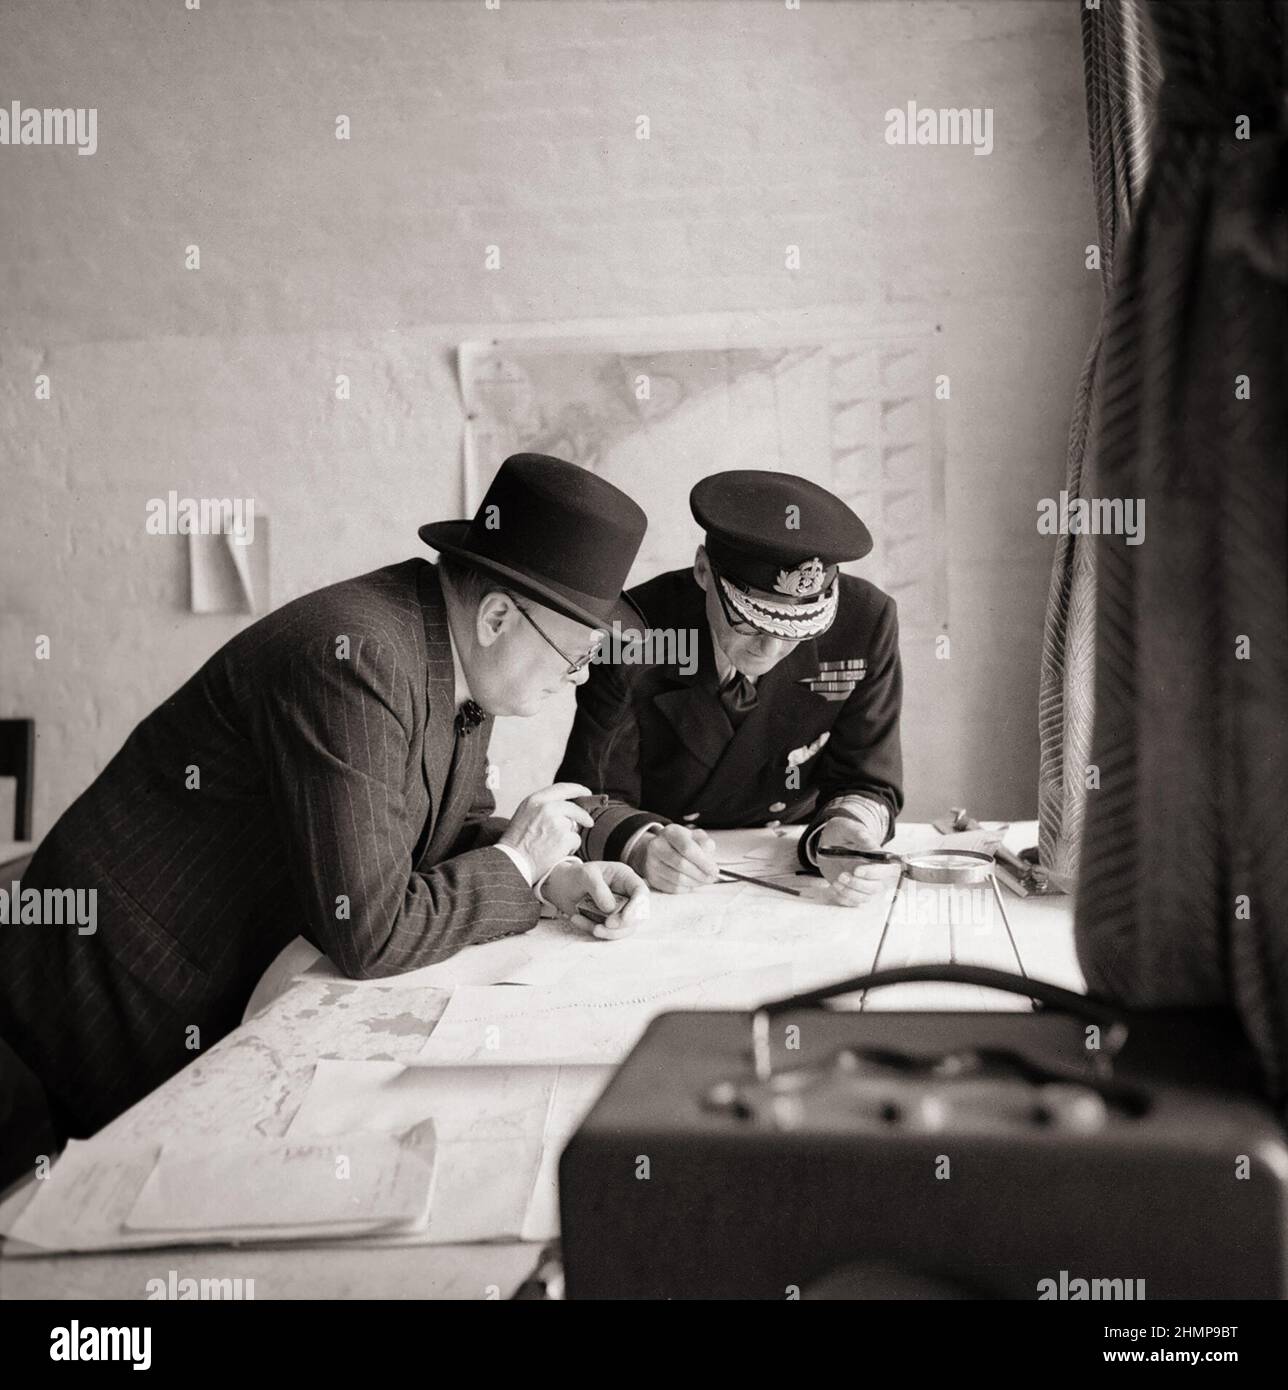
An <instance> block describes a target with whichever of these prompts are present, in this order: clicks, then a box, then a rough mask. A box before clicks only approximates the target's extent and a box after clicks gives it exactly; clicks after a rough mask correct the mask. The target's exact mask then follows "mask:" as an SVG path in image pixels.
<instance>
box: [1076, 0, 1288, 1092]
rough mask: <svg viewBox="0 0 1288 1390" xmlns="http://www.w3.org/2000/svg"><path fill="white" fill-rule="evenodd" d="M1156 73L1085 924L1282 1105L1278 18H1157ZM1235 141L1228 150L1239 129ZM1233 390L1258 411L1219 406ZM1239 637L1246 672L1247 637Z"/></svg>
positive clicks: (1283, 504) (1123, 328) (1146, 994)
mask: <svg viewBox="0 0 1288 1390" xmlns="http://www.w3.org/2000/svg"><path fill="white" fill-rule="evenodd" d="M1150 13H1151V18H1152V20H1153V22H1154V24H1155V30H1156V34H1157V38H1158V45H1159V51H1160V54H1161V56H1162V60H1163V67H1164V71H1165V74H1166V75H1165V80H1164V84H1163V87H1162V89H1161V91H1160V93H1159V124H1158V128H1157V131H1156V135H1155V145H1154V155H1153V165H1152V169H1151V172H1150V177H1149V183H1148V186H1147V188H1146V190H1145V194H1144V197H1143V199H1142V202H1141V206H1140V209H1139V213H1138V215H1137V218H1136V221H1135V223H1134V225H1133V227H1132V231H1131V235H1130V238H1129V243H1128V246H1127V250H1126V254H1125V256H1124V258H1123V260H1122V263H1121V265H1120V266H1119V273H1118V275H1117V276H1116V282H1115V286H1114V291H1113V296H1112V300H1111V304H1110V309H1109V314H1108V320H1107V329H1106V335H1105V349H1104V359H1105V360H1104V385H1103V392H1102V401H1101V413H1100V421H1099V433H1100V459H1099V463H1100V482H1099V486H1100V490H1101V491H1102V493H1103V494H1105V495H1108V496H1122V497H1141V498H1144V499H1145V503H1146V516H1147V524H1146V539H1145V542H1144V544H1142V545H1140V546H1135V547H1127V546H1125V545H1123V544H1122V541H1121V540H1120V539H1112V538H1101V539H1100V541H1099V543H1098V545H1099V548H1098V552H1097V586H1098V595H1097V654H1096V660H1097V679H1096V722H1095V735H1094V745H1093V759H1094V761H1095V762H1096V763H1097V764H1098V765H1099V768H1100V779H1101V789H1100V790H1099V791H1098V792H1094V793H1092V795H1091V797H1090V800H1089V805H1088V814H1087V826H1086V836H1085V841H1084V849H1083V866H1082V883H1081V891H1080V894H1079V901H1078V909H1077V923H1076V931H1077V940H1078V951H1079V958H1080V960H1081V962H1082V965H1083V969H1084V971H1085V972H1086V975H1087V978H1088V981H1089V982H1090V984H1091V985H1092V987H1093V988H1097V989H1101V990H1104V991H1105V992H1107V993H1111V994H1113V995H1116V996H1117V997H1120V998H1123V999H1125V1000H1127V1001H1129V1002H1132V1003H1136V1004H1139V1005H1142V1006H1145V1007H1150V1006H1165V1005H1182V1006H1183V1005H1204V1004H1218V1005H1219V1004H1226V1003H1232V1004H1233V1005H1234V1006H1235V1007H1236V1008H1237V1009H1238V1011H1239V1014H1240V1016H1241V1018H1242V1020H1243V1023H1244V1026H1245V1028H1246V1029H1247V1031H1248V1034H1249V1036H1250V1037H1251V1039H1252V1041H1253V1042H1254V1044H1255V1045H1256V1047H1257V1050H1258V1053H1259V1055H1260V1057H1261V1060H1262V1063H1263V1065H1264V1068H1265V1072H1266V1076H1267V1081H1268V1085H1269V1088H1270V1090H1271V1093H1272V1094H1273V1095H1274V1096H1275V1097H1276V1098H1277V1099H1278V1100H1279V1101H1280V1102H1281V1103H1282V1101H1283V1100H1284V1099H1285V1096H1286V1095H1288V908H1286V906H1285V905H1286V904H1288V846H1286V845H1285V835H1284V829H1283V825H1284V820H1283V817H1284V789H1285V786H1288V736H1286V732H1285V724H1286V721H1288V580H1286V575H1288V484H1286V481H1285V479H1286V474H1288V468H1286V465H1285V460H1286V458H1288V407H1286V403H1285V395H1284V369H1285V365H1286V364H1288V331H1286V328H1285V325H1288V210H1286V209H1285V205H1284V190H1285V188H1288V138H1286V135H1285V124H1284V94H1285V67H1284V63H1285V46H1284V37H1285V27H1286V25H1288V11H1286V9H1285V6H1284V4H1282V3H1271V2H1270V0H1247V3H1244V4H1239V5H1222V4H1216V3H1212V0H1198V2H1197V3H1192V4H1187V5H1167V4H1155V5H1154V6H1153V7H1152V9H1151V12H1150ZM1239 116H1246V117H1247V118H1248V119H1249V121H1250V133H1251V138H1250V139H1246V140H1241V139H1237V138H1235V136H1236V124H1235V123H1236V118H1237V117H1239ZM1239 376H1246V377H1247V378H1248V380H1249V383H1250V389H1251V396H1250V399H1244V400H1240V399H1238V398H1237V396H1236V378H1237V377H1239ZM1241 637H1244V638H1246V639H1247V640H1248V643H1249V646H1248V648H1247V659H1240V655H1241V649H1240V646H1239V639H1240V638H1241Z"/></svg>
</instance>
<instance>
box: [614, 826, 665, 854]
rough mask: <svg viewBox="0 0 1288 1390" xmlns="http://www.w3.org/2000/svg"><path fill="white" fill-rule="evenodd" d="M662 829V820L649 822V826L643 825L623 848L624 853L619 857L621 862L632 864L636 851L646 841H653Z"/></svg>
mask: <svg viewBox="0 0 1288 1390" xmlns="http://www.w3.org/2000/svg"><path fill="white" fill-rule="evenodd" d="M661 828H662V822H661V821H660V820H652V821H649V823H648V824H647V825H641V826H640V828H639V829H638V830H637V831H636V832H635V834H634V835H632V836H631V838H630V839H629V840H627V841H626V844H625V845H624V846H623V847H622V852H621V854H620V855H619V856H618V857H619V858H620V860H621V862H622V863H623V864H629V863H630V862H631V855H632V854H634V853H635V851H636V849H637V848H638V847H639V846H640V845H642V844H643V843H644V841H645V840H651V839H652V838H653V836H654V835H656V834H657V832H658V831H659V830H661Z"/></svg>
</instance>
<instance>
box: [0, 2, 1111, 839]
mask: <svg viewBox="0 0 1288 1390" xmlns="http://www.w3.org/2000/svg"><path fill="white" fill-rule="evenodd" d="M14 100H18V101H21V102H22V103H24V104H26V105H35V106H84V107H89V106H93V107H96V108H97V109H98V113H99V115H98V151H97V153H96V154H95V155H94V156H93V157H92V158H84V157H79V156H77V155H76V154H75V153H74V151H72V150H67V149H46V148H23V147H19V148H14V147H0V586H2V590H0V591H2V594H3V605H2V606H3V613H2V614H0V714H32V715H34V716H35V717H36V718H37V720H38V721H39V731H40V744H39V752H38V782H39V786H38V798H37V831H38V833H43V832H44V831H45V830H47V829H48V828H49V826H50V825H51V823H52V821H53V819H54V818H55V817H56V816H57V814H58V813H59V812H60V811H61V810H62V809H63V807H64V806H66V804H67V803H68V802H69V801H70V800H71V799H72V797H74V796H75V795H76V794H77V793H78V791H79V790H80V789H81V788H82V787H83V786H84V785H85V784H86V783H87V781H88V780H89V779H90V778H91V777H92V776H93V774H94V773H95V771H96V770H97V769H98V768H100V767H101V766H102V765H103V764H104V762H105V761H106V760H107V759H108V758H109V757H110V756H111V754H112V752H113V751H114V750H115V749H116V748H117V747H118V746H119V744H120V742H121V740H122V739H123V738H124V736H125V735H126V734H127V733H128V732H129V730H130V728H131V727H132V726H133V724H134V723H135V722H136V721H137V719H138V718H139V717H140V716H141V715H142V714H144V713H145V712H146V711H147V710H148V709H149V708H150V707H151V706H152V705H153V704H155V703H156V702H157V701H158V700H159V699H161V698H162V697H164V696H165V695H166V694H167V693H168V692H169V691H171V690H172V689H174V688H175V687H176V686H177V685H178V684H179V683H180V682H181V681H182V680H183V679H185V678H186V676H187V675H188V674H189V673H190V672H191V671H192V670H193V669H194V668H195V666H196V665H197V664H199V662H200V661H201V660H202V659H203V658H204V657H205V656H206V655H207V654H209V653H210V652H211V651H212V650H214V649H215V648H216V647H217V646H218V645H219V644H220V643H222V642H223V641H225V640H226V639H227V638H228V637H229V636H230V635H231V634H232V633H233V632H234V631H235V630H236V629H237V627H239V626H240V625H241V624H242V623H243V622H245V621H246V620H245V619H242V618H235V617H224V616H205V617H198V616H194V615H192V614H190V613H189V612H188V611H187V592H188V588H187V578H186V565H187V560H186V551H185V549H184V546H185V542H184V540H183V538H181V537H174V536H163V537H156V536H149V535H147V534H146V532H145V530H144V516H145V505H146V501H147V499H148V498H150V497H153V496H164V495H165V493H166V492H167V491H168V490H170V489H172V488H173V489H175V490H177V491H178V492H179V493H180V495H185V494H186V495H193V496H253V497H254V498H255V499H256V508H257V512H259V513H266V514H268V515H269V516H270V517H271V525H272V567H273V594H272V597H273V601H274V602H275V603H280V602H282V601H284V600H286V599H288V598H291V597H293V596H295V595H297V594H299V593H302V592H304V591H306V590H308V589H309V588H312V587H316V586H317V585H319V584H323V583H326V582H330V581H331V580H334V579H338V578H341V577H344V576H346V575H349V574H353V573H358V572H360V571H362V570H364V569H368V568H371V567H374V566H375V565H378V564H382V563H386V562H389V561H393V560H397V559H401V558H403V557H404V556H406V555H408V554H414V553H417V552H418V550H419V543H418V542H417V541H416V539H415V526H416V524H417V523H419V522H421V521H424V520H428V519H431V518H434V517H438V516H445V515H457V514H458V513H459V509H460V506H461V465H460V449H461V424H462V421H461V412H460V405H459V397H458V390H457V386H456V382H455V377H454V371H453V363H452V357H451V349H452V347H453V345H454V344H455V343H457V342H459V341H460V340H461V339H463V338H470V337H479V336H483V335H486V334H487V333H493V332H495V333H509V332H513V331H515V329H516V326H519V327H521V326H522V325H524V324H526V323H530V322H532V321H534V320H557V321H571V320H578V321H596V320H605V319H611V320H614V321H617V320H621V319H640V320H645V319H647V320H649V321H651V322H653V323H655V324H656V323H659V322H661V323H665V322H666V321H667V320H669V319H672V318H674V317H676V316H684V318H685V320H686V322H689V323H692V322H695V321H696V322H699V323H700V322H703V321H705V320H707V319H709V320H710V321H711V322H712V323H720V322H723V321H725V319H726V318H727V317H728V316H734V317H735V318H738V319H740V321H742V322H744V323H745V322H746V321H748V320H749V319H751V320H754V318H755V316H757V315H760V314H764V315H768V316H772V317H774V318H775V319H776V320H778V321H795V322H799V323H800V324H802V325H806V326H807V325H809V324H812V323H814V322H817V321H821V320H823V319H824V318H826V317H828V316H832V315H835V314H836V313H837V312H843V313H845V314H848V315H849V316H851V317H852V318H858V319H860V320H861V319H863V317H864V316H865V315H866V314H868V313H869V312H871V313H873V314H874V315H875V314H876V313H877V312H878V311H879V310H881V309H885V308H889V307H890V306H897V305H900V304H905V303H906V304H915V305H916V306H918V308H919V311H920V310H924V311H925V312H926V313H928V314H929V315H931V316H932V317H933V318H934V321H935V322H936V323H938V324H940V325H941V326H942V334H943V349H942V351H943V360H944V367H943V370H945V371H947V372H948V373H949V374H950V377H951V389H952V397H951V400H950V401H948V402H943V403H941V406H940V408H941V409H942V410H943V420H942V426H943V437H944V440H945V447H946V457H947V494H946V504H947V523H948V535H949V541H948V577H949V600H950V608H951V615H952V616H951V627H950V632H951V636H952V640H953V648H952V651H953V655H952V660H951V661H949V662H943V661H938V662H937V661H935V660H934V659H933V654H932V653H931V651H930V649H929V645H928V644H927V643H925V642H922V643H919V644H918V645H917V647H916V648H915V649H913V650H906V651H905V665H906V668H907V680H908V685H909V703H908V718H907V722H906V728H905V743H906V749H907V762H908V771H909V812H910V814H913V815H916V816H922V817H924V816H928V815H930V814H931V813H933V812H934V811H936V810H938V809H941V808H942V807H944V806H946V805H947V804H949V802H950V801H960V800H966V801H968V802H969V804H970V805H971V806H972V807H973V808H977V809H978V810H979V811H980V812H981V813H988V814H994V815H999V816H1020V815H1032V814H1034V813H1035V809H1034V808H1035V805H1036V792H1035V784H1036V761H1037V756H1036V749H1037V737H1036V699H1037V659H1038V652H1039V647H1040V637H1041V622H1042V607H1043V600H1044V597H1045V592H1046V582H1047V574H1048V567H1049V562H1050V545H1051V542H1050V540H1049V539H1048V538H1042V537H1039V536H1038V535H1037V534H1036V527H1035V525H1034V517H1035V510H1034V507H1035V502H1036V500H1037V498H1039V497H1041V496H1044V495H1054V493H1055V492H1056V491H1057V490H1058V489H1059V487H1060V485H1061V478H1062V475H1063V464H1064V451H1065V432H1066V429H1067V423H1068V417H1069V409H1070V403H1071V401H1072V396H1073V390H1074V384H1075V381H1076V376H1077V372H1078V369H1079V367H1080V364H1081V360H1082V357H1083V354H1084V352H1085V349H1086V345H1087V342H1088V339H1089V336H1090V332H1091V329H1092V324H1093V321H1094V316H1095V313H1096V309H1097V301H1098V281H1097V277H1096V275H1095V274H1094V273H1091V272H1088V271H1087V270H1085V269H1084V265H1083V248H1084V246H1085V245H1086V244H1087V243H1088V242H1090V241H1092V240H1094V237H1095V230H1094V225H1095V224H1094V216H1093V210H1092V204H1091V197H1090V188H1089V178H1088V171H1087V161H1086V153H1085V126H1084V115H1083V97H1082V79H1081V62H1080V55H1079V47H1078V17H1077V10H1076V7H1075V6H1074V5H1072V4H1069V3H1063V0H1061V2H1060V3H1046V2H1045V0H1030V2H1029V3H1024V4H1019V3H1015V0H973V2H972V3H938V2H936V3H897V4H896V3H861V2H860V0H833V3H825V2H824V0H802V3H801V6H800V9H799V10H791V9H788V8H787V6H786V5H785V4H784V3H781V0H640V2H639V3H636V2H635V0H611V2H610V0H501V3H500V6H499V8H498V9H495V10H490V9H488V8H487V7H486V4H485V0H421V2H420V3H371V0H336V2H335V3H322V2H321V0H272V3H267V0H259V2H258V3H252V2H251V0H203V3H202V5H201V8H200V9H199V10H197V11H189V10H187V9H186V8H185V7H184V4H183V0H142V2H139V0H135V2H134V3H122V2H118V0H94V3H82V4H59V5H57V6H54V5H48V4H44V3H41V0H8V3H6V4H5V6H4V7H3V9H0V103H2V104H6V105H7V104H8V103H9V102H11V101H14ZM909 100H915V101H917V102H918V103H919V104H921V105H922V106H981V107H983V106H987V107H992V108H993V109H994V149H993V153H992V154H991V155H990V156H989V157H987V158H980V157H976V156H974V155H973V154H972V153H971V151H970V150H969V149H964V148H916V149H913V148H892V147H890V146H888V145H887V144H886V143H885V140H884V133H885V120H884V113H885V111H886V110H887V109H888V108H891V107H899V106H903V105H904V104H906V102H907V101H909ZM341 114H344V115H347V116H348V117H349V119H350V122H351V139H350V140H348V141H347V142H346V141H339V140H337V139H336V138H335V120H336V117H337V116H338V115H341ZM640 115H647V116H648V118H649V123H650V139H649V140H647V141H642V140H639V139H637V138H636V120H637V117H638V116H640ZM789 243H792V244H796V245H799V246H800V248H801V268H800V269H799V270H795V271H788V270H786V269H785V268H784V248H785V246H786V245H787V244H789ZM192 244H196V245H198V246H199V247H200V254H201V268H200V270H199V271H192V270H188V269H185V265H184V256H185V248H186V247H188V246H189V245H192ZM488 244H497V245H499V246H500V247H501V249H502V265H501V269H499V270H496V271H487V270H485V269H484V248H485V247H486V246H487V245H488ZM591 326H593V323H592V325H591ZM340 372H343V373H345V374H346V375H348V376H349V377H350V378H351V381H352V399H351V400H349V401H347V402H341V401H337V400H336V399H335V389H334V380H335V376H336V374H337V373H340ZM42 373H44V374H48V376H49V378H50V384H51V398H50V399H49V400H48V401H41V400H37V399H36V396H35V390H34V380H35V378H36V376H37V375H38V374H42ZM927 389H928V390H929V389H930V384H929V383H928V384H927ZM654 524H655V525H656V526H663V527H667V526H674V527H682V528H684V529H685V531H686V532H687V531H688V530H689V528H690V523H689V519H688V517H687V515H684V516H674V517H656V518H655V519H654ZM39 634H44V635H47V636H48V637H49V638H50V642H51V652H50V659H49V660H47V661H38V660H36V659H34V650H35V639H36V637H37V635H39ZM518 732H519V731H517V730H516V731H504V732H503V733H502V735H501V736H500V737H498V740H497V750H498V754H499V756H500V757H501V760H502V764H503V782H502V791H501V800H502V804H503V805H505V804H510V803H512V801H513V799H514V798H515V797H516V796H517V795H519V794H521V793H522V791H524V790H527V789H528V787H527V785H526V782H527V781H528V780H530V779H531V778H532V777H534V776H536V775H537V770H535V769H531V768H528V767H526V766H525V765H523V764H522V761H521V758H520V755H519V753H518V749H519V744H520V739H519V737H518ZM507 765H508V766H509V769H510V772H509V775H507V773H506V767H507ZM550 771H552V769H549V768H548V769H544V772H545V774H546V775H547V776H548V774H549V772H550ZM521 784H522V785H521ZM3 833H4V832H3V830H2V829H0V838H3Z"/></svg>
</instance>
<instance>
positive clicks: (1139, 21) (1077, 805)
mask: <svg viewBox="0 0 1288 1390" xmlns="http://www.w3.org/2000/svg"><path fill="white" fill-rule="evenodd" d="M1082 69H1083V77H1084V79H1085V83H1086V89H1087V143H1088V147H1089V154H1090V159H1091V177H1092V184H1093V187H1094V191H1095V198H1096V227H1097V245H1098V247H1099V250H1100V282H1101V288H1102V290H1103V291H1104V294H1105V296H1106V303H1107V302H1108V295H1109V292H1110V290H1111V289H1112V287H1113V280H1114V251H1115V248H1116V247H1117V246H1118V244H1119V241H1120V240H1121V239H1124V238H1125V237H1126V234H1127V228H1128V227H1129V226H1130V225H1131V218H1132V215H1133V213H1134V211H1135V208H1136V204H1137V203H1138V202H1139V201H1140V195H1141V193H1142V191H1143V189H1144V186H1145V174H1146V171H1147V169H1148V167H1149V132H1150V126H1151V124H1152V117H1153V111H1154V104H1155V97H1156V94H1157V91H1158V84H1159V79H1160V76H1161V74H1160V70H1159V67H1158V60H1157V55H1156V54H1155V53H1154V49H1153V42H1152V35H1151V33H1150V28H1149V24H1148V21H1147V20H1146V17H1145V14H1144V9H1143V0H1102V2H1101V4H1100V6H1099V8H1097V9H1087V8H1085V7H1084V8H1083V10H1082ZM1103 335H1104V313H1103V311H1102V314H1101V322H1100V324H1099V325H1098V326H1097V328H1096V335H1095V337H1094V338H1093V340H1092V342H1091V346H1090V348H1089V350H1088V352H1087V357H1086V361H1085V362H1084V363H1083V368H1082V376H1081V378H1080V380H1079V382H1078V391H1077V395H1076V397H1075V398H1074V403H1073V419H1072V421H1071V423H1070V426H1069V450H1068V458H1067V461H1066V466H1065V483H1064V486H1065V491H1066V492H1067V493H1068V495H1069V499H1070V501H1072V500H1073V499H1074V498H1082V497H1090V496H1094V495H1095V490H1096V484H1095V477H1096V453H1097V442H1096V435H1095V421H1096V418H1097V414H1098V410H1099V401H1100V386H1101V380H1102V377H1103V359H1102V352H1101V347H1102V341H1103ZM1055 545H1056V552H1055V559H1054V560H1053V561H1052V565H1051V585H1050V589H1049V591H1048V593H1047V606H1046V622H1045V627H1044V630H1043V635H1042V667H1041V674H1040V684H1039V692H1038V741H1039V770H1038V846H1039V849H1040V851H1041V859H1042V863H1043V865H1044V866H1045V867H1046V868H1048V869H1050V870H1051V871H1052V872H1053V873H1055V874H1056V875H1058V876H1059V878H1060V879H1061V880H1063V881H1066V882H1069V881H1072V880H1073V879H1074V878H1075V877H1076V875H1077V871H1078V852H1079V848H1080V845H1081V841H1082V828H1083V819H1084V816H1085V813H1086V802H1087V765H1088V764H1089V763H1090V762H1091V730H1092V720H1093V714H1094V708H1095V704H1094V690H1093V679H1094V675H1095V636H1096V621H1095V602H1096V586H1095V546H1094V541H1093V538H1092V537H1091V536H1089V535H1083V534H1072V535H1061V536H1058V537H1056V542H1055Z"/></svg>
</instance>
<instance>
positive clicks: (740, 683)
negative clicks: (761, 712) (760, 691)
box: [720, 671, 756, 729]
mask: <svg viewBox="0 0 1288 1390" xmlns="http://www.w3.org/2000/svg"><path fill="white" fill-rule="evenodd" d="M720 703H721V704H722V705H723V706H724V712H725V713H726V714H727V715H728V716H729V722H730V723H731V724H732V725H733V727H734V728H735V729H738V728H739V727H741V725H742V722H743V720H744V719H746V717H747V716H748V715H749V714H750V713H751V712H752V710H754V709H755V708H756V687H755V686H754V685H753V684H752V683H751V682H750V681H749V680H748V679H747V677H746V676H744V675H743V674H742V672H741V671H731V672H730V673H729V676H728V678H727V679H726V680H725V682H724V684H723V685H722V686H721V687H720Z"/></svg>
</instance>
